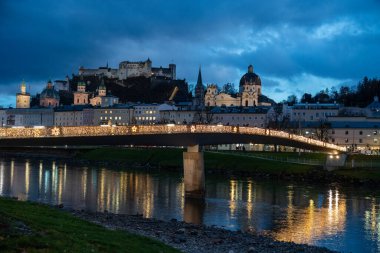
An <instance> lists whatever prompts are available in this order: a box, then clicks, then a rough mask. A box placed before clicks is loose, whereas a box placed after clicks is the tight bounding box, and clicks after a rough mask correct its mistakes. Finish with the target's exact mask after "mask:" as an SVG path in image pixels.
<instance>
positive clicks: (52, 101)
mask: <svg viewBox="0 0 380 253" xmlns="http://www.w3.org/2000/svg"><path fill="white" fill-rule="evenodd" d="M58 105H59V93H58V92H57V91H56V90H55V89H54V86H53V84H52V82H51V81H50V80H49V81H48V83H47V85H46V88H45V89H44V90H43V91H42V92H41V95H40V106H42V107H56V106H58Z"/></svg>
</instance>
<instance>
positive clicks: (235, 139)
mask: <svg viewBox="0 0 380 253" xmlns="http://www.w3.org/2000/svg"><path fill="white" fill-rule="evenodd" d="M234 143H257V144H274V145H284V146H290V147H296V148H302V149H307V150H314V151H339V152H344V151H346V149H345V148H344V147H340V146H337V145H334V144H331V143H327V142H323V141H319V140H314V139H310V138H307V137H304V136H300V135H296V134H290V133H287V132H283V131H277V130H271V129H264V128H257V127H239V126H223V125H174V124H167V125H146V126H138V125H133V126H108V125H106V126H77V127H71V126H70V127H38V126H37V127H13V128H0V146H3V147H4V146H6V147H19V146H65V145H75V146H78V145H157V146H194V145H217V144H234Z"/></svg>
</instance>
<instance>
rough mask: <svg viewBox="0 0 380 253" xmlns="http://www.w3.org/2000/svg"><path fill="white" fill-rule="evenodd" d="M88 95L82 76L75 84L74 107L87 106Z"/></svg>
mask: <svg viewBox="0 0 380 253" xmlns="http://www.w3.org/2000/svg"><path fill="white" fill-rule="evenodd" d="M88 97H89V93H88V92H86V83H85V82H84V81H83V76H81V80H80V81H79V82H78V84H77V91H76V92H74V105H87V104H88Z"/></svg>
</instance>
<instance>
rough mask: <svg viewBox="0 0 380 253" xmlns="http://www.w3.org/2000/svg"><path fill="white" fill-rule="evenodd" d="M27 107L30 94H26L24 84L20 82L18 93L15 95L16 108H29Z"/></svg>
mask: <svg viewBox="0 0 380 253" xmlns="http://www.w3.org/2000/svg"><path fill="white" fill-rule="evenodd" d="M29 107H30V94H29V93H28V92H26V84H25V82H24V81H22V83H21V87H20V92H19V93H17V94H16V108H29Z"/></svg>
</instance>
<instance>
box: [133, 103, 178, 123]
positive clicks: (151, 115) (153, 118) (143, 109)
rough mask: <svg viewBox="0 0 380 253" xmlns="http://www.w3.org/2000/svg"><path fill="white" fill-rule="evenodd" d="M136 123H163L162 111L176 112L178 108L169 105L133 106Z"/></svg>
mask: <svg viewBox="0 0 380 253" xmlns="http://www.w3.org/2000/svg"><path fill="white" fill-rule="evenodd" d="M133 108H134V110H135V115H134V121H135V122H136V123H137V124H139V125H150V124H157V123H160V122H161V113H160V112H161V111H176V110H177V107H175V106H174V105H169V104H141V105H135V106H133Z"/></svg>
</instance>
